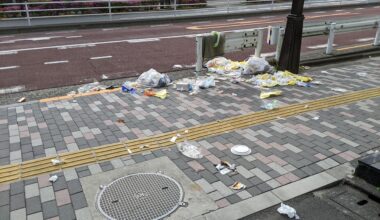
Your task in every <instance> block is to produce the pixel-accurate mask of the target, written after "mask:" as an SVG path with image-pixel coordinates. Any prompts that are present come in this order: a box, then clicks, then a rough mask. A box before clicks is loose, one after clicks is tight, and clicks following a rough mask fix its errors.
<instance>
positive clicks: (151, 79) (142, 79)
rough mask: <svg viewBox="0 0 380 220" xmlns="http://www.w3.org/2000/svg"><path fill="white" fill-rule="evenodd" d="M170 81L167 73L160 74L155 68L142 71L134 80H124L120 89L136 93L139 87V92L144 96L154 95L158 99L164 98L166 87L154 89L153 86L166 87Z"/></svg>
mask: <svg viewBox="0 0 380 220" xmlns="http://www.w3.org/2000/svg"><path fill="white" fill-rule="evenodd" d="M170 83H171V80H170V78H169V76H168V75H167V74H162V73H159V72H157V70H155V69H150V70H148V71H146V72H143V73H142V74H141V75H140V76H139V78H138V79H137V80H136V81H135V82H132V81H126V82H124V83H123V85H122V86H121V91H122V92H126V93H130V94H133V95H136V94H137V93H138V91H139V89H141V90H140V91H141V93H142V94H144V95H145V96H154V97H158V98H160V99H165V98H166V97H167V95H168V91H167V90H166V89H163V90H160V91H155V90H153V88H162V87H167V86H169V85H170Z"/></svg>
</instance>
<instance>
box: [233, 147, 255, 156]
mask: <svg viewBox="0 0 380 220" xmlns="http://www.w3.org/2000/svg"><path fill="white" fill-rule="evenodd" d="M251 152H252V150H251V149H250V148H249V147H247V146H245V145H235V146H233V147H232V148H231V153H233V154H235V155H240V156H245V155H249V154H251Z"/></svg>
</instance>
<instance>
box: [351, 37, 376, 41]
mask: <svg viewBox="0 0 380 220" xmlns="http://www.w3.org/2000/svg"><path fill="white" fill-rule="evenodd" d="M373 40H375V38H373V37H368V38H361V39H357V40H356V41H357V42H367V41H373Z"/></svg>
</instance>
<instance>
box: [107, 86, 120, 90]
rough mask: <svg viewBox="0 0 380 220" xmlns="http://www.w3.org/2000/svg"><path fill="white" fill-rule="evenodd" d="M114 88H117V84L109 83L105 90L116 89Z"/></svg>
mask: <svg viewBox="0 0 380 220" xmlns="http://www.w3.org/2000/svg"><path fill="white" fill-rule="evenodd" d="M116 88H119V86H115V85H110V86H107V87H106V90H110V89H116Z"/></svg>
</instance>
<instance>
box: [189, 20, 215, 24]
mask: <svg viewBox="0 0 380 220" xmlns="http://www.w3.org/2000/svg"><path fill="white" fill-rule="evenodd" d="M208 23H211V21H196V22H191V24H208Z"/></svg>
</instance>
